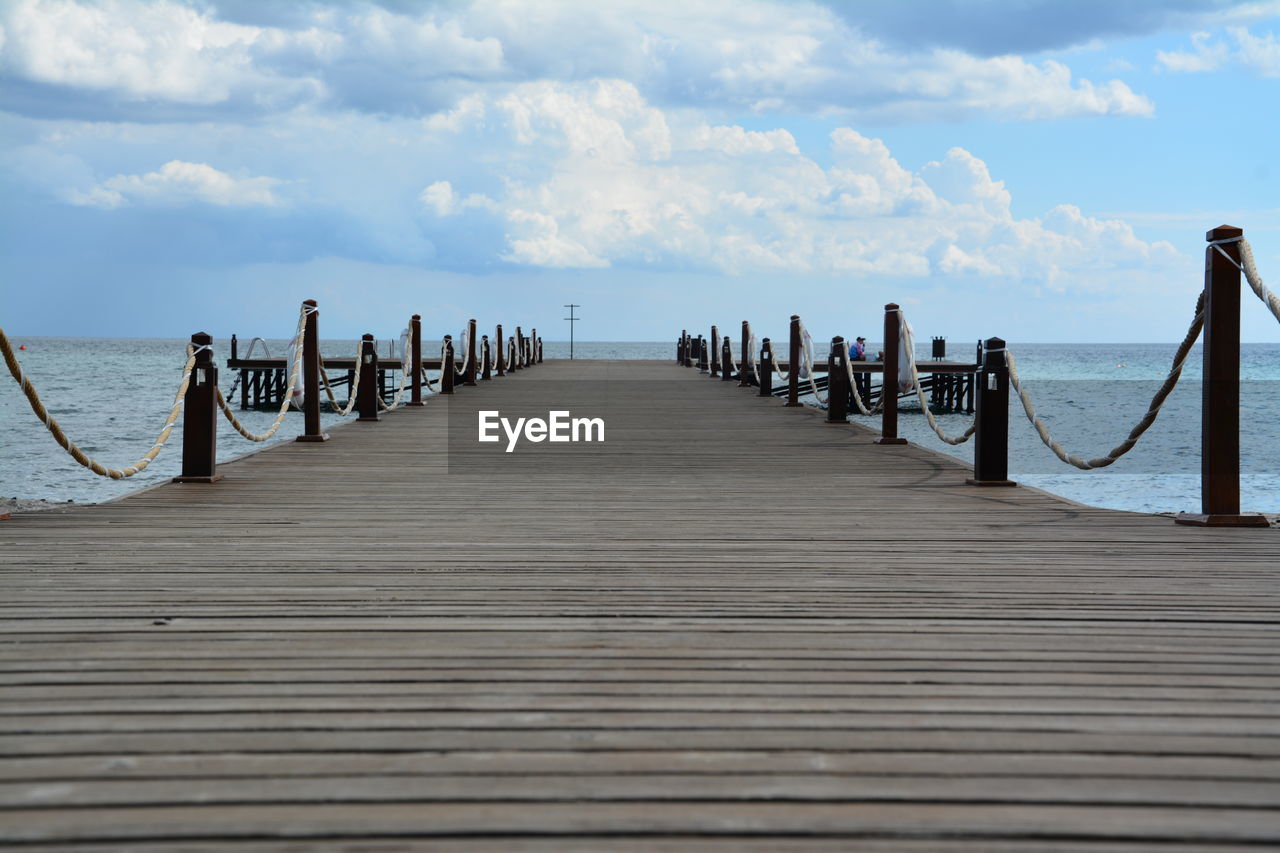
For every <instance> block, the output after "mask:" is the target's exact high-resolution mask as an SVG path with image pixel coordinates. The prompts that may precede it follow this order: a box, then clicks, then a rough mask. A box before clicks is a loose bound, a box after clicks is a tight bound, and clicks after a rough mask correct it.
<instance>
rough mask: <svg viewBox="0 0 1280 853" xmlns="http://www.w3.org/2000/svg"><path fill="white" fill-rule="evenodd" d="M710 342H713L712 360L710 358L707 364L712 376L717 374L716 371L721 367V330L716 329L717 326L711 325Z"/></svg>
mask: <svg viewBox="0 0 1280 853" xmlns="http://www.w3.org/2000/svg"><path fill="white" fill-rule="evenodd" d="M710 344H711V347H710V349H711V354H710V359H711V360H710V363H709V364H708V365H707V372H708V373H710V374H711V375H712V376H715V375H716V372H717V371H718V370H719V369H720V332H719V330H717V329H716V327H715V326H712V327H711V338H710Z"/></svg>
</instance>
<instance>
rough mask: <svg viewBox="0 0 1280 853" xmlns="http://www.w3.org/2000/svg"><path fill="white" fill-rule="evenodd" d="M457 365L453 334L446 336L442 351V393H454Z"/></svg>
mask: <svg viewBox="0 0 1280 853" xmlns="http://www.w3.org/2000/svg"><path fill="white" fill-rule="evenodd" d="M457 369H458V368H457V365H456V364H454V361H453V335H445V336H444V347H443V348H442V350H441V352H440V393H441V394H452V393H453V386H454V384H455V383H454V380H455V379H456V376H455V371H456V370H457Z"/></svg>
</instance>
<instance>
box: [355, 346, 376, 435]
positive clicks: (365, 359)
mask: <svg viewBox="0 0 1280 853" xmlns="http://www.w3.org/2000/svg"><path fill="white" fill-rule="evenodd" d="M356 369H357V370H359V371H360V387H359V389H357V391H356V411H357V412H359V413H360V417H358V418H356V420H358V421H376V420H380V419H381V415H379V414H378V400H379V397H378V387H377V384H376V383H377V381H378V347H377V346H376V345H375V344H374V340H373V335H370V334H366V335H365V336H364V337H363V338H361V343H360V363H359V364H358V365H356Z"/></svg>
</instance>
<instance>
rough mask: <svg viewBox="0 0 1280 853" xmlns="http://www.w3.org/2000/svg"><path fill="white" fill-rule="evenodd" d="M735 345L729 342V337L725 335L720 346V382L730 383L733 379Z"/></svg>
mask: <svg viewBox="0 0 1280 853" xmlns="http://www.w3.org/2000/svg"><path fill="white" fill-rule="evenodd" d="M732 365H733V344H732V343H731V342H730V341H729V336H728V335H725V336H724V337H723V338H722V339H721V344H720V381H721V382H728V381H729V380H730V379H732V378H733V369H732Z"/></svg>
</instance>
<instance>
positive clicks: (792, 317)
mask: <svg viewBox="0 0 1280 853" xmlns="http://www.w3.org/2000/svg"><path fill="white" fill-rule="evenodd" d="M791 319H792V320H799V319H800V315H799V314H792V315H791Z"/></svg>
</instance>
